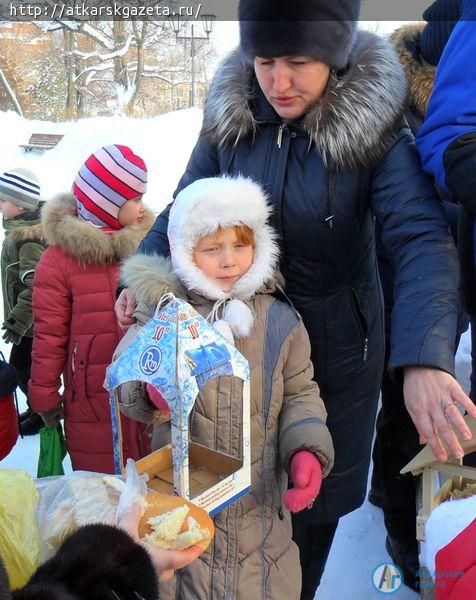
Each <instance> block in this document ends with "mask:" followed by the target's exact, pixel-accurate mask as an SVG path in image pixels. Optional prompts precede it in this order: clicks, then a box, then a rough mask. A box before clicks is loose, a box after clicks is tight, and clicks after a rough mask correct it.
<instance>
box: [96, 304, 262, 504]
mask: <svg viewBox="0 0 476 600" xmlns="http://www.w3.org/2000/svg"><path fill="white" fill-rule="evenodd" d="M170 296H171V300H170V301H169V302H168V304H166V305H165V306H163V305H161V304H160V303H159V305H158V307H157V309H156V311H155V314H154V316H153V318H152V319H151V320H150V321H149V322H148V323H147V324H146V325H145V326H144V327H143V328H142V330H141V331H140V333H139V334H138V336H137V337H136V338H135V339H134V340H133V341H132V343H131V344H130V345H129V346H128V347H127V349H126V350H125V352H124V353H123V354H122V355H121V356H120V357H119V358H118V359H117V360H116V361H114V362H113V363H112V364H111V365H110V366H109V368H108V370H107V375H106V383H105V386H106V388H107V389H108V390H109V393H110V403H111V414H112V425H113V436H114V462H115V469H116V473H121V472H123V471H124V464H123V457H122V444H121V431H120V418H119V412H118V410H119V409H118V398H119V395H120V387H121V385H122V384H123V383H126V382H128V381H136V380H137V381H143V382H145V383H150V384H152V385H153V386H154V387H155V388H156V389H157V390H158V391H159V392H160V393H161V394H162V396H163V397H164V399H165V400H166V401H167V404H168V405H169V407H170V417H171V434H172V443H171V444H168V445H167V446H164V447H163V448H160V449H159V450H156V451H155V452H153V453H152V454H149V455H148V456H146V457H144V458H143V459H141V460H139V461H137V468H138V471H139V473H144V472H147V473H148V474H149V483H148V485H149V487H151V488H154V489H156V490H157V491H160V492H163V493H174V492H175V494H177V495H178V496H182V497H183V498H186V499H187V500H190V501H192V502H194V503H195V504H197V505H198V506H200V507H202V508H204V509H205V510H207V511H208V512H209V513H210V514H211V515H214V514H216V513H217V512H218V511H220V510H221V509H223V508H224V507H225V506H227V505H228V504H229V503H231V502H233V501H234V500H236V499H237V498H239V497H240V496H242V495H243V494H245V493H247V492H248V491H249V490H250V488H251V466H250V463H251V459H250V369H249V365H248V361H247V360H246V359H245V357H244V356H243V355H242V354H240V352H238V350H237V349H236V348H235V347H234V346H232V345H231V344H229V343H228V342H227V341H226V340H225V339H224V338H223V337H222V336H221V335H220V334H219V333H218V331H216V329H214V328H213V327H212V326H211V325H210V324H209V323H208V321H207V320H206V319H204V318H203V317H202V316H201V315H199V314H198V312H197V311H196V310H195V309H194V308H193V307H192V306H191V305H190V304H188V303H187V302H185V301H184V300H181V299H178V298H175V297H174V296H172V295H170ZM223 375H230V376H235V377H238V378H240V379H242V380H243V410H242V415H243V416H242V432H243V444H242V448H243V452H242V456H241V457H240V458H235V457H232V456H229V455H227V454H224V453H222V452H218V451H216V450H212V449H210V448H207V447H205V446H203V445H201V444H197V443H194V442H191V441H190V440H189V419H190V414H191V412H192V409H193V406H194V404H195V400H196V398H197V395H198V394H199V391H200V389H201V388H202V387H203V386H204V385H205V384H206V383H207V382H208V381H210V380H211V379H214V378H216V377H220V376H223Z"/></svg>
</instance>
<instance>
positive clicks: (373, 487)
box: [367, 466, 382, 508]
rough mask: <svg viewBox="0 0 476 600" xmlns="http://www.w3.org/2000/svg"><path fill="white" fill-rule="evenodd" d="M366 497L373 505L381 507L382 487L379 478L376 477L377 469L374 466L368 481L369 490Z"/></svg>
mask: <svg viewBox="0 0 476 600" xmlns="http://www.w3.org/2000/svg"><path fill="white" fill-rule="evenodd" d="M367 499H368V501H369V502H370V504H372V505H373V506H376V507H377V508H382V489H381V486H380V479H379V477H378V470H377V467H375V466H374V470H373V471H372V480H371V482H370V490H369V494H368V496H367Z"/></svg>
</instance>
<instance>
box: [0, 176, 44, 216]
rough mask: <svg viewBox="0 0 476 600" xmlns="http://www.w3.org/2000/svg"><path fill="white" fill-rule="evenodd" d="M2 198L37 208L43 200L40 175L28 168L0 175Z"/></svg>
mask: <svg viewBox="0 0 476 600" xmlns="http://www.w3.org/2000/svg"><path fill="white" fill-rule="evenodd" d="M0 199H1V200H3V201H4V202H5V201H6V202H12V203H13V204H16V205H17V206H21V207H22V208H26V210H35V208H37V207H38V203H39V201H40V200H41V193H40V182H39V181H38V177H37V176H36V175H35V174H34V173H32V172H31V171H29V170H28V169H11V170H10V171H5V173H2V174H1V175H0Z"/></svg>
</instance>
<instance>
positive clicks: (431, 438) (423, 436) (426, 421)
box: [403, 367, 476, 461]
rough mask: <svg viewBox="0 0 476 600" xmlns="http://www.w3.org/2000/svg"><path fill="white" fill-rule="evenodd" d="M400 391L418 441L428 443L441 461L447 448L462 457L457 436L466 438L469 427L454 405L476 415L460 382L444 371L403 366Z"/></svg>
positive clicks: (475, 407)
mask: <svg viewBox="0 0 476 600" xmlns="http://www.w3.org/2000/svg"><path fill="white" fill-rule="evenodd" d="M404 373H405V374H404V381H403V395H404V398H405V406H406V407H407V410H408V412H409V413H410V416H411V418H412V420H413V422H414V424H415V427H416V428H417V430H418V433H419V434H420V443H422V444H426V443H428V445H429V446H430V448H431V450H432V451H433V454H434V455H435V457H436V458H437V459H438V460H441V461H445V460H446V459H447V458H448V455H447V452H446V450H445V448H444V446H443V444H442V443H441V440H444V442H445V443H446V445H447V447H448V450H449V453H450V455H452V456H454V457H456V458H462V457H463V455H464V453H463V448H462V447H461V444H460V442H459V440H458V437H457V436H456V434H459V437H460V439H463V440H470V439H471V431H470V430H469V428H468V426H467V425H466V423H465V422H464V419H463V417H462V415H461V413H460V411H459V410H458V408H457V405H458V404H459V405H460V406H461V407H462V408H463V409H464V410H466V411H467V413H468V414H469V415H470V416H471V417H473V418H476V406H475V405H474V404H473V402H472V401H471V400H470V399H469V398H468V396H467V395H466V394H465V393H464V391H463V389H462V388H461V386H460V384H459V383H458V382H457V381H456V379H455V378H454V377H452V376H451V375H450V374H449V373H446V372H445V371H440V370H439V369H431V368H426V367H406V368H405V371H404Z"/></svg>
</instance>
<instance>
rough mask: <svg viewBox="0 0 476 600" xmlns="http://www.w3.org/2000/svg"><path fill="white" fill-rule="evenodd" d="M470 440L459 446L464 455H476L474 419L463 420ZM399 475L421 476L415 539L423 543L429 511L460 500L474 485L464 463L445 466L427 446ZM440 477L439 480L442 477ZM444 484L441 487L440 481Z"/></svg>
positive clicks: (475, 477)
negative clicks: (420, 495)
mask: <svg viewBox="0 0 476 600" xmlns="http://www.w3.org/2000/svg"><path fill="white" fill-rule="evenodd" d="M464 420H465V422H466V424H467V425H468V427H469V429H470V430H471V433H472V434H473V437H472V439H470V440H467V441H461V440H460V443H461V446H462V448H463V451H464V453H465V455H466V454H471V453H472V452H476V419H472V418H471V417H465V419H464ZM400 473H401V474H402V475H404V474H405V473H413V475H421V476H422V507H421V510H420V511H419V514H418V516H417V523H416V530H417V539H418V540H419V541H422V542H423V541H425V524H426V521H427V519H428V517H429V516H430V513H431V512H432V510H433V509H434V508H435V507H436V506H438V504H441V503H442V502H445V501H447V500H448V501H451V499H452V497H453V496H455V497H458V496H460V497H462V496H461V494H464V492H465V490H469V489H470V488H471V486H472V484H476V468H474V467H468V466H463V460H462V459H457V458H449V459H448V460H447V461H446V462H441V461H439V460H437V459H436V458H435V456H434V454H433V452H432V451H431V448H430V447H429V446H428V445H427V446H425V448H423V450H421V452H419V453H418V454H417V455H416V456H415V458H414V459H413V460H411V461H410V462H409V463H408V464H407V465H406V466H405V467H404V468H403V469H402V470H401V471H400ZM441 476H442V477H441ZM443 479H445V483H443V485H440V481H441V480H443Z"/></svg>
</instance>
